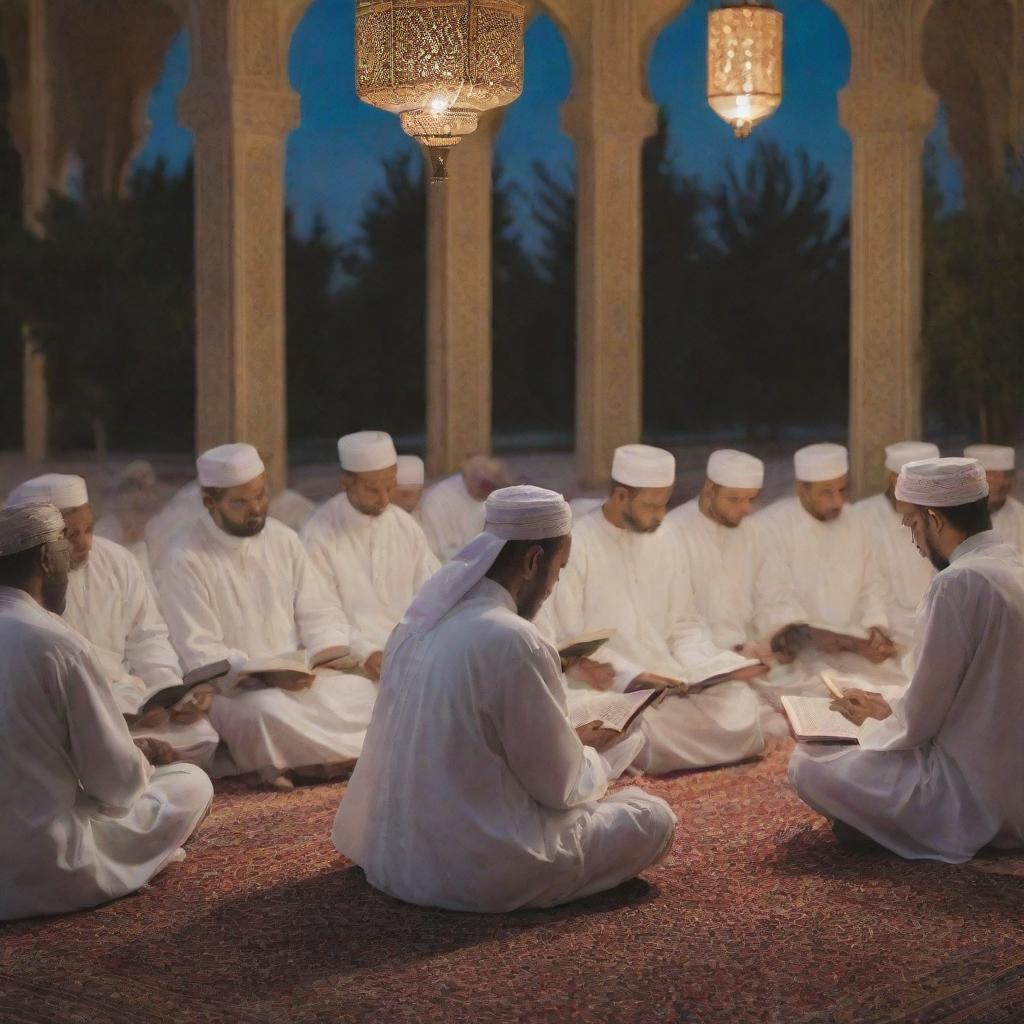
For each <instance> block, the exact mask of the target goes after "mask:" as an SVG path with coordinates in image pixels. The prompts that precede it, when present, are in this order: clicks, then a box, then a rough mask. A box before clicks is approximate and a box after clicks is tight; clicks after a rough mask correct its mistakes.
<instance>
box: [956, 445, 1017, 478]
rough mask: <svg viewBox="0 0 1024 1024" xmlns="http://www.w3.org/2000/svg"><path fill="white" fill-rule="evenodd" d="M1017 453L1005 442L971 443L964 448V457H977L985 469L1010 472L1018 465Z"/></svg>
mask: <svg viewBox="0 0 1024 1024" xmlns="http://www.w3.org/2000/svg"><path fill="white" fill-rule="evenodd" d="M1016 455H1017V453H1016V452H1015V451H1014V450H1013V449H1012V448H1011V447H1010V446H1009V445H1005V444H969V445H968V446H967V447H966V448H965V449H964V458H966V459H977V460H978V461H979V462H980V463H981V464H982V466H984V467H985V469H991V470H993V471H994V472H1002V473H1009V472H1011V471H1012V470H1013V468H1014V466H1015V465H1016Z"/></svg>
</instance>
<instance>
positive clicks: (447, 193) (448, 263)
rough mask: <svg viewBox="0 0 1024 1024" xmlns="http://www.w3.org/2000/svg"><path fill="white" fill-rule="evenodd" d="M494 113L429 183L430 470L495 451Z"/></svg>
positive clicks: (497, 115) (447, 468) (450, 467)
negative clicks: (441, 178)
mask: <svg viewBox="0 0 1024 1024" xmlns="http://www.w3.org/2000/svg"><path fill="white" fill-rule="evenodd" d="M500 124H501V116H500V112H499V111H496V112H494V113H492V114H489V115H487V116H485V117H483V118H481V120H480V127H479V128H477V130H476V131H475V132H474V133H473V134H472V135H467V136H466V137H465V138H464V139H463V140H462V142H460V143H459V144H458V145H457V146H456V147H455V148H454V149H453V150H452V153H451V157H450V158H449V165H448V173H449V179H448V181H447V182H444V183H441V182H438V183H430V182H428V183H427V186H426V188H427V470H428V472H429V473H430V474H432V475H439V474H444V473H451V472H453V471H454V470H456V469H458V468H459V466H460V465H461V464H462V460H463V459H464V458H465V457H466V455H468V454H471V453H473V452H486V451H490V448H491V336H492V328H491V284H492V282H491V262H492V261H491V182H492V168H493V151H494V139H495V136H496V135H497V131H498V128H499V126H500Z"/></svg>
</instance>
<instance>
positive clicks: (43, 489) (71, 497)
mask: <svg viewBox="0 0 1024 1024" xmlns="http://www.w3.org/2000/svg"><path fill="white" fill-rule="evenodd" d="M27 501H36V502H39V501H43V502H48V503H49V504H51V505H56V506H57V508H81V507H82V505H88V504H89V490H88V488H87V487H86V486H85V481H84V480H83V479H82V478H81V477H80V476H70V475H69V474H67V473H44V474H43V475H42V476H36V477H33V478H32V479H31V480H26V481H25V482H24V483H23V484H18V486H17V487H15V488H14V490H13V491H11V493H10V494H9V495H8V496H7V504H8V505H24V504H25V502H27Z"/></svg>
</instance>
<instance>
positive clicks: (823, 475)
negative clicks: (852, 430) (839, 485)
mask: <svg viewBox="0 0 1024 1024" xmlns="http://www.w3.org/2000/svg"><path fill="white" fill-rule="evenodd" d="M793 471H794V473H795V475H796V478H797V480H799V481H801V482H802V483H805V484H815V483H820V482H821V481H822V480H838V479H839V477H841V476H846V474H847V473H849V471H850V456H849V455H848V454H847V452H846V449H845V448H844V447H843V446H842V445H841V444H809V445H807V447H806V448H801V449H799V450H798V451H797V452H796V453H795V454H794V455H793Z"/></svg>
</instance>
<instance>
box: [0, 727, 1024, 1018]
mask: <svg viewBox="0 0 1024 1024" xmlns="http://www.w3.org/2000/svg"><path fill="white" fill-rule="evenodd" d="M787 755H788V747H786V746H780V747H779V748H778V749H776V750H774V751H773V752H772V753H771V754H770V755H769V756H768V757H767V758H765V759H764V760H763V761H761V762H758V763H753V764H747V765H741V766H739V767H736V768H731V769H723V770H720V771H715V772H705V773H698V774H690V775H680V776H676V777H673V778H668V779H661V780H643V782H642V785H644V787H645V788H647V789H649V790H650V791H652V792H654V793H658V794H659V795H661V796H663V797H665V798H666V799H667V800H668V801H669V802H670V803H671V804H672V805H673V806H674V807H675V808H676V809H677V812H678V813H679V816H680V826H679V830H678V833H677V840H676V844H677V845H676V848H675V850H674V852H673V853H672V855H671V856H670V857H669V859H668V861H667V862H666V863H663V864H662V865H660V866H659V867H658V868H657V869H655V870H653V871H651V872H650V873H649V874H648V875H647V876H645V878H644V879H643V880H641V881H635V882H631V883H628V884H627V885H625V886H622V887H621V888H619V889H618V890H616V891H614V892H612V893H608V894H605V895H603V896H598V897H594V898H592V899H590V900H587V901H585V902H583V903H580V904H578V905H575V906H570V907H565V908H562V909H559V910H554V911H540V912H524V913H517V914H511V915H506V916H501V917H479V916H475V915H469V914H454V913H445V912H436V911H428V910H422V909H419V908H415V907H407V906H404V905H401V904H399V903H397V902H395V901H393V900H390V899H388V898H386V897H384V896H381V895H379V894H378V893H376V892H374V891H373V890H372V889H370V887H369V886H368V885H367V884H366V882H365V880H364V879H363V876H362V873H361V872H360V871H359V870H358V869H357V868H354V867H352V866H351V865H349V864H348V863H347V862H345V861H344V860H342V859H340V858H338V857H337V856H335V855H334V853H333V850H332V848H331V846H330V844H329V840H328V833H329V829H330V825H331V822H332V820H333V815H334V811H335V807H336V805H337V803H338V800H339V798H340V797H341V795H342V793H343V792H344V786H343V785H342V784H335V785H321V786H314V787H310V788H307V789H302V790H298V791H296V792H294V793H288V794H279V793H271V792H249V791H243V790H240V789H238V788H236V787H232V786H231V785H223V786H222V787H221V790H220V793H219V796H218V798H217V801H216V804H215V806H214V810H213V813H212V814H211V816H210V818H209V819H208V820H207V823H206V825H205V828H204V831H203V832H202V834H201V835H200V836H199V837H198V838H197V840H196V841H195V842H194V843H193V845H192V847H191V848H190V851H189V857H188V860H187V861H186V862H185V863H184V864H180V865H176V866H174V867H172V868H171V869H170V870H169V871H168V872H167V873H166V874H165V875H164V876H162V877H161V878H159V879H157V880H156V881H155V882H154V883H153V885H152V886H150V887H149V888H148V889H146V890H144V891H142V892H141V893H139V894H137V895H135V896H132V897H129V898H127V899H124V900H121V901H119V902H117V903H113V904H110V905H108V906H105V907H103V908H100V909H99V910H96V911H92V912H88V913H82V914H75V915H70V916H67V917H63V918H57V919H50V920H37V921H29V922H21V923H18V924H14V925H6V926H0V1021H3V1022H39V1021H53V1022H57V1021H59V1022H61V1024H77V1022H82V1024H108V1022H127V1021H130V1022H133V1024H135V1022H138V1024H148V1022H154V1024H172V1022H173V1024H192V1022H206V1021H216V1022H221V1021H224V1022H235V1021H237V1022H253V1024H256V1022H261V1024H262V1022H279V1021H280V1022H286V1021H287V1022H299V1024H301V1022H324V1024H327V1022H331V1024H338V1022H345V1024H348V1022H364V1021H365V1022H374V1024H376V1022H426V1021H456V1022H459V1024H489V1022H498V1021H530V1022H534V1021H536V1022H549V1021H555V1022H575V1024H591V1022H593V1024H610V1022H623V1024H626V1022H630V1024H631V1022H641V1021H642V1022H644V1024H658V1022H666V1024H668V1022H671V1024H684V1022H699V1024H712V1022H714V1024H717V1022H721V1024H746V1022H754V1021H757V1022H772V1024H776V1022H777V1024H783V1022H785V1024H848V1022H849V1024H853V1022H871V1024H882V1022H897V1021H899V1022H907V1024H911V1022H913V1024H937V1022H943V1024H954V1022H956V1024H964V1022H976V1024H978V1022H985V1024H1017V1022H1020V1021H1024V857H1009V856H1005V857H993V858H986V859H981V860H978V861H975V862H974V863H973V864H971V865H966V866H963V867H948V866H943V865H937V864H925V863H918V864H910V863H904V862H901V861H898V860H896V859H893V858H889V857H887V856H883V855H880V854H870V853H850V852H845V851H843V850H840V849H838V848H837V847H836V846H835V844H834V842H833V840H832V837H831V833H830V832H829V830H828V829H827V827H825V825H824V823H823V822H822V821H821V820H819V819H817V818H816V817H815V816H814V815H813V814H811V813H810V812H809V811H808V810H806V809H805V808H804V807H803V806H802V805H801V804H800V803H799V802H798V801H797V800H796V799H795V797H794V796H793V795H792V793H791V792H790V791H789V789H788V787H787V784H786V781H785V762H786V757H787Z"/></svg>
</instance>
